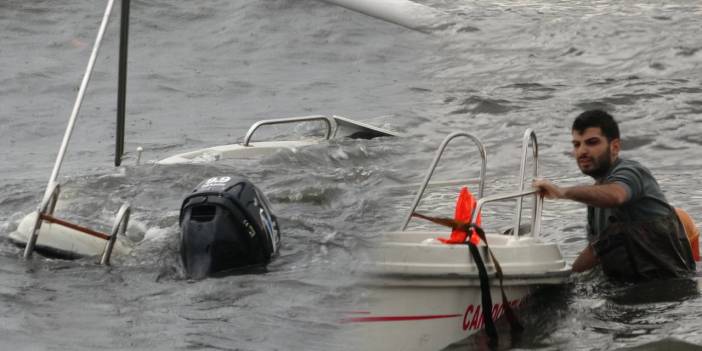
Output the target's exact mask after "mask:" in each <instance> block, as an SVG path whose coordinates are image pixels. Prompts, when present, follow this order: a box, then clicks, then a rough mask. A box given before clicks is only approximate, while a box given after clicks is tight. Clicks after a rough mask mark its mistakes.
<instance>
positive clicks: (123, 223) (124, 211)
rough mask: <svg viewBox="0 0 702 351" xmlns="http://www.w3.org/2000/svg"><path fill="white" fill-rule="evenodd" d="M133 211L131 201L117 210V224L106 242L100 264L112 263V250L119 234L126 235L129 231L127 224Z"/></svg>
mask: <svg viewBox="0 0 702 351" xmlns="http://www.w3.org/2000/svg"><path fill="white" fill-rule="evenodd" d="M130 213H131V207H130V206H129V203H125V204H123V205H122V207H120V208H119V211H117V216H115V224H114V225H113V226H112V232H110V238H109V239H108V240H107V243H106V244H105V250H103V252H102V258H101V259H100V264H103V265H108V264H110V257H111V256H112V250H113V249H114V247H115V243H116V242H117V235H118V234H121V235H125V234H126V232H127V224H129V215H130Z"/></svg>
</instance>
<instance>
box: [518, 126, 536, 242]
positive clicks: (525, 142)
mask: <svg viewBox="0 0 702 351" xmlns="http://www.w3.org/2000/svg"><path fill="white" fill-rule="evenodd" d="M529 145H531V147H532V150H533V155H534V160H533V162H534V174H533V178H536V177H537V176H538V174H539V144H538V142H537V140H536V133H534V131H533V130H532V129H531V128H529V129H527V130H526V131H525V132H524V137H523V138H522V162H521V164H520V166H519V191H524V177H525V176H526V164H527V156H528V152H527V151H528V149H529ZM523 200H524V197H523V196H520V197H518V198H517V206H516V211H515V212H516V213H515V214H514V229H513V230H512V235H515V236H517V235H519V226H520V224H521V220H522V206H523ZM538 201H539V200H538V196H535V197H534V207H533V208H532V212H531V217H532V219H533V218H534V217H535V216H536V212H537V211H536V207H537V202H538ZM532 222H533V221H532ZM532 230H533V226H532Z"/></svg>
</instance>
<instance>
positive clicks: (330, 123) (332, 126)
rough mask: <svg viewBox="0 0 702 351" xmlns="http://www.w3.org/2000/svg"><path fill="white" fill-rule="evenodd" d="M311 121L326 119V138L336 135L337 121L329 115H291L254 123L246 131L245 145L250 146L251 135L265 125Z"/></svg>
mask: <svg viewBox="0 0 702 351" xmlns="http://www.w3.org/2000/svg"><path fill="white" fill-rule="evenodd" d="M310 121H324V122H325V124H326V127H327V131H326V133H325V135H324V139H327V140H329V138H331V136H332V135H334V132H336V121H334V118H332V117H329V116H322V115H314V116H303V117H290V118H278V119H267V120H263V121H258V122H256V123H254V125H252V126H251V128H249V130H248V131H247V132H246V136H245V137H244V142H243V145H244V146H249V142H250V141H251V137H252V136H253V134H254V132H255V131H256V130H257V129H258V128H259V127H262V126H265V125H274V124H287V123H299V122H310Z"/></svg>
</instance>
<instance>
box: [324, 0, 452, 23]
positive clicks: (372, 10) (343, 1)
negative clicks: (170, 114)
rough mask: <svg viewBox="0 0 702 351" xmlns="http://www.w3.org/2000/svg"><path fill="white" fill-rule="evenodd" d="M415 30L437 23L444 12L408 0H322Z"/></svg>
mask: <svg viewBox="0 0 702 351" xmlns="http://www.w3.org/2000/svg"><path fill="white" fill-rule="evenodd" d="M323 1H325V2H328V3H331V4H334V5H338V6H341V7H345V8H347V9H349V10H353V11H357V12H360V13H363V14H365V15H368V16H371V17H375V18H378V19H381V20H384V21H387V22H391V23H395V24H398V25H401V26H403V27H407V28H410V29H415V30H424V29H427V28H430V27H432V26H434V25H436V24H438V22H439V20H440V19H441V18H442V17H444V16H446V13H445V12H442V11H440V10H437V9H435V8H433V7H429V6H426V5H422V4H418V3H416V2H413V1H409V0H323Z"/></svg>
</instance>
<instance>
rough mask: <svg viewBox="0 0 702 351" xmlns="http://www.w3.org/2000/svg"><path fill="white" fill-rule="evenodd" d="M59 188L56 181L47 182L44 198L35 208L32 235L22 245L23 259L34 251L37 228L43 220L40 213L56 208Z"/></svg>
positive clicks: (30, 255) (37, 233) (50, 211)
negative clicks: (35, 215)
mask: <svg viewBox="0 0 702 351" xmlns="http://www.w3.org/2000/svg"><path fill="white" fill-rule="evenodd" d="M60 189H61V186H60V185H59V184H58V183H56V182H52V183H50V184H49V187H48V188H47V192H46V193H45V196H44V199H42V201H41V204H40V205H39V207H38V208H37V219H36V220H35V221H34V229H33V230H32V235H31V236H30V237H29V240H27V245H26V246H25V247H24V255H23V257H24V258H25V259H29V258H30V257H32V253H34V247H35V246H36V244H37V239H38V238H39V229H41V224H42V222H43V220H42V218H41V217H42V214H44V213H48V214H53V213H54V209H55V208H56V202H57V201H58V195H59V192H60V191H61V190H60ZM47 195H48V196H47Z"/></svg>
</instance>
